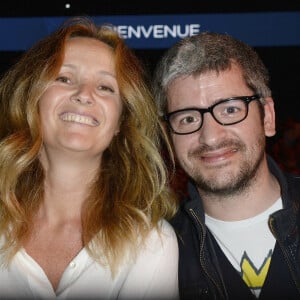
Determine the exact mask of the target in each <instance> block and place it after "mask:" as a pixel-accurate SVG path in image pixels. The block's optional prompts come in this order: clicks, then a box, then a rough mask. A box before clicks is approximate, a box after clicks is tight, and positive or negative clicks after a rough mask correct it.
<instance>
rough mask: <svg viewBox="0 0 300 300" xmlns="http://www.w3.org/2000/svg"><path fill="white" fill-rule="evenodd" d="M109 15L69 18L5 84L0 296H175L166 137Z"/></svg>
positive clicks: (1, 99) (0, 88)
mask: <svg viewBox="0 0 300 300" xmlns="http://www.w3.org/2000/svg"><path fill="white" fill-rule="evenodd" d="M144 75H145V74H144V73H143V69H142V67H141V65H140V63H139V61H138V59H137V58H136V57H135V55H134V54H133V52H132V51H130V50H129V49H128V48H127V47H126V45H125V43H124V41H123V40H122V39H121V38H120V37H119V36H118V35H117V33H116V32H114V31H113V30H112V28H110V27H108V26H99V27H97V26H96V24H94V23H93V22H92V21H91V20H89V19H87V18H73V19H70V20H68V21H67V22H66V23H65V24H63V25H62V26H61V27H60V28H58V29H57V30H56V31H55V32H53V33H52V34H51V35H49V36H48V37H46V38H44V39H43V40H41V41H40V42H38V43H37V44H36V45H34V46H33V47H32V48H31V49H30V50H28V51H27V52H26V53H25V54H24V55H23V57H22V58H21V59H20V60H19V61H18V63H17V64H16V65H14V66H13V67H12V68H11V69H10V70H9V71H8V72H7V73H6V74H5V76H4V77H3V79H2V81H1V83H0V103H1V104H0V105H1V116H3V117H2V120H1V121H0V122H1V123H0V130H1V131H0V138H1V140H0V141H1V142H0V182H1V183H0V201H1V202H0V213H1V218H0V235H1V252H0V254H1V256H0V263H1V269H0V281H1V285H0V297H1V298H3V297H13V298H18V299H19V298H28V299H29V298H30V299H33V298H61V299H62V298H63V299H74V298H76V297H79V298H85V299H90V298H97V299H134V298H136V299H175V298H177V295H178V287H177V266H178V250H177V240H176V236H175V234H174V231H173V229H172V228H171V227H170V225H169V223H167V221H166V219H168V218H170V217H171V216H172V215H173V214H174V212H175V210H176V208H177V203H176V199H175V198H173V196H172V194H171V193H170V191H169V190H168V188H167V187H166V183H167V179H168V178H167V172H166V168H165V166H164V163H163V160H162V158H161V156H160V151H159V149H160V148H159V146H160V143H161V142H162V137H164V134H163V129H162V128H161V126H160V124H159V120H158V117H157V114H156V111H155V108H154V107H155V106H154V103H153V99H152V98H151V95H150V93H149V90H148V88H147V85H146V83H145V82H146V81H145V76H144Z"/></svg>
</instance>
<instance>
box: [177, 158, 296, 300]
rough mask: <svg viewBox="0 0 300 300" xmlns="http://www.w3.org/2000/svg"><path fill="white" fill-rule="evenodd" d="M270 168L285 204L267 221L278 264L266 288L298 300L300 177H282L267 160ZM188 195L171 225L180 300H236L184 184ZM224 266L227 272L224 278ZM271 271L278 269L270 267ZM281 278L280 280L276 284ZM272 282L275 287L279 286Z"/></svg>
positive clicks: (193, 191) (193, 195) (194, 195)
mask: <svg viewBox="0 0 300 300" xmlns="http://www.w3.org/2000/svg"><path fill="white" fill-rule="evenodd" d="M268 165H269V168H270V170H271V172H272V173H273V174H274V176H275V177H276V178H277V179H278V181H279V183H280V186H281V197H282V201H283V209H282V210H280V211H277V212H275V213H273V214H272V215H271V216H270V218H269V227H270V230H271V231H272V233H273V235H274V237H275V238H276V246H275V248H276V249H277V253H278V255H277V256H276V257H277V260H278V261H277V263H276V264H277V270H279V271H273V273H276V274H273V277H272V278H273V279H274V280H268V285H270V286H271V288H269V290H272V288H273V287H272V284H274V285H277V286H274V291H275V290H276V289H275V288H278V286H279V285H280V284H281V283H282V287H283V286H285V287H286V290H287V291H292V290H293V292H291V293H293V297H291V298H289V297H285V299H292V298H293V299H294V298H295V299H296V298H298V299H300V234H299V226H300V215H299V204H300V177H299V176H298V177H297V176H295V175H291V174H284V173H283V172H282V171H281V170H280V169H279V168H278V166H277V165H276V163H275V162H274V160H272V159H271V158H270V157H268ZM188 194H189V196H188V198H187V199H185V200H184V201H183V203H182V207H181V209H180V210H179V211H178V213H177V215H176V216H175V217H174V218H173V220H171V224H172V225H173V227H174V228H175V231H176V233H177V236H178V243H179V251H180V258H179V287H180V296H181V299H189V300H192V299H217V300H220V299H237V298H235V297H233V296H231V295H232V293H231V292H230V289H231V287H230V286H232V287H233V286H234V285H236V284H237V283H236V281H237V280H236V279H237V278H236V277H234V272H233V271H232V270H231V268H232V269H233V267H232V266H231V265H230V266H229V264H228V265H226V262H225V263H224V261H225V260H224V258H225V256H224V255H223V254H221V255H220V253H222V251H220V249H219V248H218V245H217V243H216V241H215V240H214V237H213V236H212V234H211V233H210V232H209V230H208V229H207V227H206V226H205V220H204V211H203V206H202V200H201V198H200V196H199V194H198V191H197V188H196V187H195V185H194V184H193V183H192V182H189V184H188ZM274 251H275V250H274ZM222 255H223V256H224V257H223V258H222ZM273 256H274V254H273ZM273 256H272V261H273ZM225 259H226V258H225ZM226 260H227V259H226ZM271 265H272V263H271ZM228 266H229V268H228V270H229V271H228V272H227V269H226V268H227V267H228ZM282 266H283V267H282ZM270 268H271V267H270ZM224 270H225V272H224ZM273 270H276V268H275V267H273ZM280 270H283V271H282V272H281V271H280ZM284 270H286V273H285V272H284ZM269 271H270V269H269ZM236 273H237V272H236ZM281 273H282V274H281ZM284 274H285V275H284ZM268 276H269V274H268ZM281 276H282V278H280V277H281ZM277 277H278V278H277ZM275 279H276V280H275ZM238 281H239V279H238ZM240 281H241V282H240V283H238V284H237V285H240V287H241V291H242V288H243V287H242V279H241V280H240ZM266 281H267V280H266ZM276 282H279V285H278V283H276ZM265 284H266V283H265ZM244 289H245V288H244ZM247 290H249V294H251V292H250V289H248V288H247ZM236 293H237V294H239V295H240V297H239V299H244V298H243V297H242V294H243V293H242V292H236ZM245 295H246V294H245ZM295 295H296V296H295ZM286 296H287V295H286ZM251 298H252V294H251ZM275 298H276V297H275ZM275 298H273V299H275ZM247 299H250V298H249V297H248V298H247ZM253 299H255V298H253ZM264 299H267V298H264Z"/></svg>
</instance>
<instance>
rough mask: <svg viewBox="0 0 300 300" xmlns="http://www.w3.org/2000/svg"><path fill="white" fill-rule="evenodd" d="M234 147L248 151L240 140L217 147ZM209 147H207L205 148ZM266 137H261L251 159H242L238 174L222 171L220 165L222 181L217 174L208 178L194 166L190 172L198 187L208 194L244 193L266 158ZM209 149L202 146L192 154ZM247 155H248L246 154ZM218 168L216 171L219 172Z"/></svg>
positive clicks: (227, 194)
mask: <svg viewBox="0 0 300 300" xmlns="http://www.w3.org/2000/svg"><path fill="white" fill-rule="evenodd" d="M225 146H228V147H234V148H236V149H238V150H239V151H240V152H241V153H246V151H245V149H246V146H245V145H244V144H242V143H240V142H236V141H234V142H233V141H226V142H224V143H223V144H222V145H219V146H218V147H215V148H222V147H225ZM205 148H207V149H205ZM264 149H265V138H264V137H263V139H259V140H258V141H257V143H256V145H255V149H254V151H253V152H252V153H255V154H256V155H255V156H251V157H250V160H249V159H247V158H245V160H243V161H241V162H240V163H241V166H240V169H239V171H238V172H237V173H236V174H233V172H231V171H230V170H229V171H226V172H221V171H222V167H224V166H221V167H220V172H221V173H220V174H221V176H222V178H223V179H221V180H222V182H220V180H219V179H218V178H217V175H216V176H215V177H212V178H207V176H205V173H204V175H203V174H201V173H200V172H198V171H197V168H194V169H193V170H192V172H190V177H191V178H192V179H193V180H194V182H195V184H196V185H197V187H198V189H199V190H201V191H202V192H204V193H206V194H213V195H215V196H218V195H219V196H224V197H225V196H230V195H237V194H240V193H242V192H243V191H245V190H246V189H247V187H248V186H250V185H251V184H252V182H253V180H255V178H256V174H257V171H258V169H259V167H260V165H261V163H262V161H263V159H264V156H265V150H264ZM205 150H208V147H207V146H205V147H202V148H201V149H198V150H197V151H194V152H193V153H192V154H191V156H200V155H201V154H200V153H201V152H203V151H205ZM245 156H246V155H245ZM195 166H197V162H195ZM217 171H218V170H217V168H216V172H217Z"/></svg>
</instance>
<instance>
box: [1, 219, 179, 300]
mask: <svg viewBox="0 0 300 300" xmlns="http://www.w3.org/2000/svg"><path fill="white" fill-rule="evenodd" d="M0 259H1V256H0ZM5 297H7V298H9V299H22V298H23V299H24V298H26V299H76V298H78V299H105V300H107V299H131V300H132V299H139V300H140V299H149V300H150V299H151V300H153V299H179V296H178V244H177V238H176V235H175V232H174V230H173V228H172V227H171V225H170V224H169V223H168V222H166V221H162V233H161V235H159V234H158V232H157V231H156V230H152V232H151V234H150V235H149V237H148V239H147V241H146V246H145V247H143V248H141V249H140V251H139V254H138V257H137V260H136V261H135V263H124V264H123V265H122V266H121V267H120V269H119V272H118V273H117V274H116V276H115V277H114V278H112V277H111V273H110V270H109V268H108V267H103V266H101V265H100V264H98V263H97V262H95V261H94V260H93V259H92V258H91V257H90V256H89V254H88V252H87V251H86V250H85V249H82V250H81V251H80V252H79V254H78V255H77V256H76V257H75V258H74V259H73V260H72V262H71V263H70V264H69V266H68V267H67V268H66V270H65V271H64V273H63V275H62V278H61V281H60V283H59V286H58V288H57V290H56V291H54V290H53V288H52V285H51V283H50V282H49V280H48V278H47V276H46V274H45V273H44V271H43V269H42V268H41V267H40V266H39V265H38V264H37V262H36V261H35V260H33V259H32V257H30V256H29V255H28V254H27V253H26V251H25V250H24V249H21V250H20V251H19V252H18V253H17V254H16V255H15V257H14V258H13V260H12V263H11V264H10V266H9V268H8V269H6V268H0V298H1V299H5Z"/></svg>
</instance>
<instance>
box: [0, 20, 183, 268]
mask: <svg viewBox="0 0 300 300" xmlns="http://www.w3.org/2000/svg"><path fill="white" fill-rule="evenodd" d="M78 36H81V37H89V38H92V39H96V40H99V41H101V42H103V43H105V44H107V45H109V46H110V47H111V48H112V49H113V51H114V55H115V64H116V77H117V82H118V84H119V89H120V94H121V99H122V101H123V114H122V123H121V127H120V133H119V134H118V135H117V136H116V137H115V138H114V139H113V141H112V143H111V145H110V146H109V148H108V149H107V150H106V151H105V153H104V155H103V159H102V163H101V170H99V176H98V178H96V179H95V181H94V182H93V184H92V186H91V190H90V194H89V195H88V197H87V199H86V205H85V209H84V210H83V213H82V227H83V237H82V239H83V245H84V246H85V247H86V248H87V249H88V251H89V252H90V254H91V255H92V256H93V257H94V258H95V259H96V260H98V261H99V262H100V263H103V264H108V265H109V266H110V268H111V270H112V271H116V270H117V268H118V266H119V264H120V263H121V262H122V260H123V259H124V258H125V256H126V253H128V251H127V250H128V249H130V251H132V253H133V255H134V254H136V250H137V249H138V247H139V243H140V241H143V240H144V239H145V238H146V236H147V234H148V232H149V231H150V230H151V229H152V228H153V227H157V225H158V224H159V221H160V220H161V219H162V218H165V219H169V218H171V217H172V216H173V215H174V213H175V212H176V210H177V205H178V201H177V199H176V197H174V195H173V194H172V192H171V189H169V188H168V183H169V170H168V168H167V166H166V163H165V160H164V159H163V157H162V155H161V147H162V145H163V146H164V148H167V149H168V150H170V145H169V143H168V141H167V137H166V133H165V131H164V128H163V126H162V124H161V123H160V120H159V116H158V113H157V111H156V108H155V103H154V100H153V98H152V95H151V92H150V90H149V88H148V84H147V83H148V82H147V76H146V72H145V69H144V68H143V66H142V64H141V61H140V60H139V59H138V58H137V56H136V55H135V54H134V52H133V51H132V50H130V49H129V48H128V47H127V46H126V44H125V42H124V41H123V39H122V38H120V37H119V35H118V34H117V33H116V32H115V31H114V30H113V28H112V26H107V25H105V24H102V25H101V26H98V25H96V24H95V23H94V22H93V21H92V20H91V19H89V18H87V17H76V18H71V19H69V20H67V21H66V22H65V23H64V24H63V25H62V26H60V27H59V28H58V29H57V30H56V31H54V32H53V33H52V34H50V35H49V36H47V37H46V38H44V39H42V40H40V41H39V42H38V43H37V44H35V45H34V46H33V47H32V48H31V49H29V50H28V51H27V52H25V53H24V54H23V56H22V57H21V58H20V59H19V60H18V62H17V63H16V64H15V65H14V66H12V67H11V68H10V69H9V70H8V71H7V72H6V73H5V74H4V76H3V78H2V79H1V82H0V109H1V119H0V236H1V238H3V241H4V243H3V244H1V248H0V251H1V252H2V253H3V254H5V255H6V263H9V261H10V259H11V258H12V256H13V255H14V254H15V253H16V252H17V251H18V249H20V247H22V241H23V238H24V236H26V234H28V232H29V230H30V226H31V225H32V223H31V220H32V217H33V215H34V214H35V213H36V211H37V209H38V207H39V205H40V203H41V201H43V195H44V187H43V182H44V170H43V167H42V165H41V163H40V161H39V159H38V155H39V151H40V148H41V146H42V143H43V140H42V134H41V124H40V117H39V111H38V102H39V99H40V98H41V96H42V94H43V93H44V91H45V89H46V87H47V85H48V84H49V82H51V81H53V80H54V79H55V77H56V76H57V74H58V71H59V69H60V66H61V64H62V61H63V57H64V49H65V44H66V41H67V40H68V39H70V38H72V37H78ZM165 146H167V147H165ZM99 169H100V166H99ZM126 249H127V250H126ZM2 263H3V262H2Z"/></svg>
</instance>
